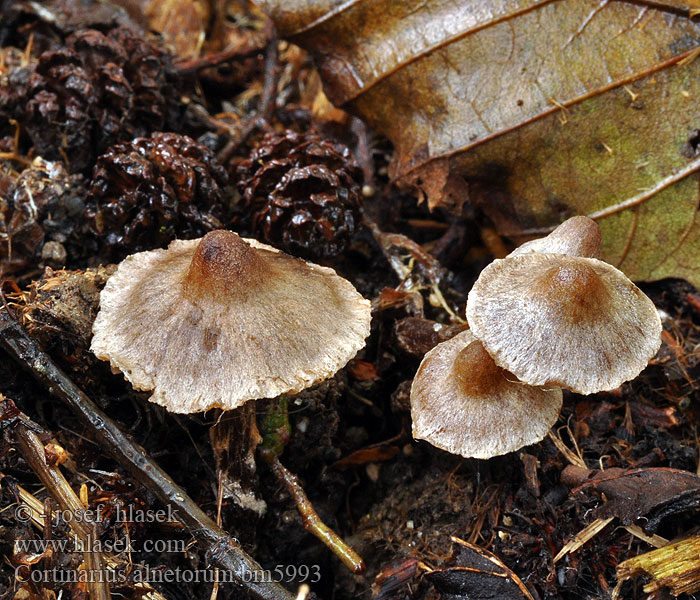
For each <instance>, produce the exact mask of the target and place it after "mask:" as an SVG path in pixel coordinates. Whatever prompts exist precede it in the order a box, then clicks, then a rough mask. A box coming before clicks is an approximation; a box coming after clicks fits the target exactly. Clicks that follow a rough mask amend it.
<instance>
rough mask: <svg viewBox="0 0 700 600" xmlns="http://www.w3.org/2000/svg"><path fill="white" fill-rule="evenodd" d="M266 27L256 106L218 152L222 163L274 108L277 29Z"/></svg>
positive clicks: (224, 162)
mask: <svg viewBox="0 0 700 600" xmlns="http://www.w3.org/2000/svg"><path fill="white" fill-rule="evenodd" d="M266 27H267V28H268V36H267V37H268V42H267V48H266V49H265V76H264V79H263V91H262V94H261V96H260V101H259V103H258V108H257V110H256V111H255V114H254V115H251V116H250V117H248V118H247V119H245V120H244V121H243V122H242V123H241V126H240V130H239V132H238V136H237V137H236V139H232V140H230V141H229V142H228V143H227V144H226V146H224V147H223V148H222V149H221V151H220V152H219V154H218V156H217V158H218V159H219V160H220V161H221V163H222V164H226V163H227V162H228V159H229V158H230V157H231V155H232V154H233V153H234V152H235V151H236V150H238V148H240V147H241V146H242V145H243V144H245V142H246V141H247V140H248V138H249V137H250V135H251V134H252V133H253V131H255V130H256V129H257V128H259V127H264V126H265V125H266V124H267V123H268V121H269V120H270V118H271V117H272V113H273V111H274V110H275V99H276V98H277V84H278V82H279V75H280V73H279V65H278V58H279V57H278V49H277V42H278V39H277V31H276V30H275V28H274V26H273V25H272V23H271V22H268V24H267V25H266Z"/></svg>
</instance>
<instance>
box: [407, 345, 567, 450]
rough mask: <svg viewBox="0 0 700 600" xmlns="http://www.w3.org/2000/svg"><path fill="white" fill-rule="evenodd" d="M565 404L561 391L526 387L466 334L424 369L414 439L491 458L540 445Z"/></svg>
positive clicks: (431, 355) (439, 350)
mask: <svg viewBox="0 0 700 600" xmlns="http://www.w3.org/2000/svg"><path fill="white" fill-rule="evenodd" d="M561 404H562V392H561V390H560V389H556V388H555V389H551V390H544V389H541V388H536V387H532V386H529V385H525V384H523V383H520V382H519V381H517V380H516V379H515V377H514V376H513V375H511V374H510V373H507V372H506V371H504V370H503V369H501V368H499V367H497V366H496V363H494V362H493V359H492V358H491V357H490V356H489V354H488V352H486V350H485V349H484V347H483V346H482V344H481V342H479V341H478V340H477V339H476V338H475V337H474V334H473V333H472V332H471V331H464V332H462V333H460V334H458V335H456V336H455V337H453V338H451V339H449V340H447V341H446V342H443V343H441V344H438V345H437V346H435V348H433V349H432V350H431V351H430V352H428V353H427V354H426V355H425V357H424V358H423V362H422V363H421V365H420V367H419V368H418V372H417V373H416V376H415V378H414V380H413V385H412V386H411V416H412V418H413V437H414V438H417V439H422V440H426V441H428V442H430V443H431V444H432V445H433V446H436V447H438V448H442V449H443V450H447V451H448V452H452V453H453V454H461V455H462V456H465V457H467V458H469V457H473V458H491V457H492V456H498V455H500V454H506V453H508V452H513V451H514V450H518V449H519V448H522V447H523V446H528V445H529V444H534V443H535V442H539V441H540V440H541V439H542V438H543V437H544V436H545V435H547V432H548V431H549V430H550V428H551V427H552V425H553V424H554V422H555V421H556V420H557V416H558V415H559V411H560V410H561Z"/></svg>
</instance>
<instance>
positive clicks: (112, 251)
mask: <svg viewBox="0 0 700 600" xmlns="http://www.w3.org/2000/svg"><path fill="white" fill-rule="evenodd" d="M87 203H88V218H89V219H90V223H91V229H92V230H93V232H94V233H95V234H96V235H97V236H98V238H99V239H100V246H101V248H102V250H101V254H102V255H103V256H105V257H108V258H111V259H113V260H117V259H119V258H122V257H124V256H125V255H127V254H131V253H133V252H138V251H140V250H149V249H152V248H159V247H164V246H165V245H167V244H168V243H169V242H170V241H172V240H174V239H175V238H176V237H178V238H197V237H200V236H202V235H204V234H205V233H206V232H207V231H211V230H212V229H220V228H222V227H224V226H225V225H226V223H227V221H228V218H229V203H230V194H229V190H228V174H227V173H226V170H225V169H224V168H223V166H222V165H221V164H220V163H219V162H218V160H217V159H216V157H215V156H214V154H213V153H212V151H211V150H209V149H208V148H206V147H205V146H202V145H201V144H198V143H197V142H195V141H194V140H193V139H192V138H189V137H187V136H184V135H178V134H176V133H154V134H153V135H152V136H151V137H150V138H139V139H135V140H133V141H132V142H128V143H125V144H117V145H116V146H112V147H111V148H110V149H109V150H108V151H107V152H106V153H105V154H103V155H102V156H100V157H99V159H98V161H97V166H96V167H95V173H94V176H93V178H92V182H91V184H90V191H89V194H88V199H87Z"/></svg>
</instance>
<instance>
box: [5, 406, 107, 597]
mask: <svg viewBox="0 0 700 600" xmlns="http://www.w3.org/2000/svg"><path fill="white" fill-rule="evenodd" d="M4 402H6V403H7V402H11V401H8V400H5V401H4ZM13 408H14V407H13ZM26 421H27V419H26V417H24V415H21V414H20V415H18V416H16V417H14V418H13V422H12V425H11V426H12V429H13V433H14V434H15V437H16V439H17V442H18V445H19V448H20V452H21V454H22V457H23V458H24V460H25V461H27V464H28V465H29V466H30V467H31V468H32V470H33V471H34V473H36V475H37V477H38V478H39V479H40V480H41V483H43V484H44V486H45V487H46V489H47V490H48V491H49V493H50V494H51V496H52V497H53V498H54V500H56V502H58V505H59V506H60V507H61V509H62V510H66V511H70V512H72V513H74V514H80V513H82V512H83V511H84V510H85V507H84V506H83V503H82V502H81V501H80V498H78V496H77V495H76V494H75V492H74V491H73V488H72V487H71V486H70V484H69V483H68V481H67V480H66V478H65V477H64V476H63V473H61V470H60V469H59V468H58V467H57V466H53V465H50V464H49V463H48V462H47V460H46V453H45V450H44V444H43V443H42V442H41V440H40V439H39V436H38V435H37V434H36V433H35V432H34V431H33V430H32V428H30V427H29V426H28V425H27V422H26ZM70 526H71V528H72V529H73V531H74V532H75V534H76V535H77V536H78V537H79V538H80V539H81V540H82V542H83V544H82V546H83V548H88V549H87V550H85V551H84V552H83V560H84V561H85V567H86V570H87V572H88V573H102V572H103V571H104V562H103V560H102V555H101V553H99V552H92V551H91V549H90V544H89V541H90V540H91V539H94V538H95V537H96V536H95V527H94V524H92V525H91V524H89V523H88V522H86V521H82V520H81V519H73V520H72V521H71V523H70ZM88 586H89V587H88V589H89V591H90V598H91V599H92V600H109V598H111V594H110V591H109V586H108V585H107V579H106V578H105V577H101V576H98V577H90V578H89V579H88Z"/></svg>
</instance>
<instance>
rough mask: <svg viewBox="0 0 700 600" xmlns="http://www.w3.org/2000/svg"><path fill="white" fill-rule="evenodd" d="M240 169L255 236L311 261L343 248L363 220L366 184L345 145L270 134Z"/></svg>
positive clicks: (290, 134) (311, 137)
mask: <svg viewBox="0 0 700 600" xmlns="http://www.w3.org/2000/svg"><path fill="white" fill-rule="evenodd" d="M237 170H238V177H239V187H240V190H241V194H242V196H243V210H244V211H246V213H247V214H248V215H249V216H250V219H251V225H252V228H253V231H254V234H255V235H257V236H258V237H261V238H262V239H264V240H265V241H266V242H268V243H270V244H272V245H273V246H277V247H279V248H282V249H283V250H286V251H287V252H289V253H291V254H295V255H299V256H304V257H306V258H311V259H318V258H328V257H332V256H337V255H338V254H341V253H342V252H343V251H344V250H345V248H346V247H347V245H348V243H349V241H350V239H351V238H352V235H353V234H354V232H355V228H356V226H357V224H358V222H359V217H360V205H361V188H360V184H361V182H362V171H361V170H360V168H359V167H358V165H357V163H356V162H355V161H354V159H353V158H352V156H351V154H350V151H349V150H348V148H347V147H345V146H343V145H342V144H339V143H336V142H333V141H331V140H327V139H323V138H321V137H320V136H318V135H316V134H307V135H300V134H298V133H294V132H291V131H288V132H286V133H285V134H282V135H279V134H268V135H266V136H265V138H263V140H262V142H261V144H260V146H258V148H257V149H256V150H255V151H254V152H253V153H252V155H251V157H250V158H249V159H248V160H246V161H243V162H242V163H241V164H239V165H238V169H237Z"/></svg>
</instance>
